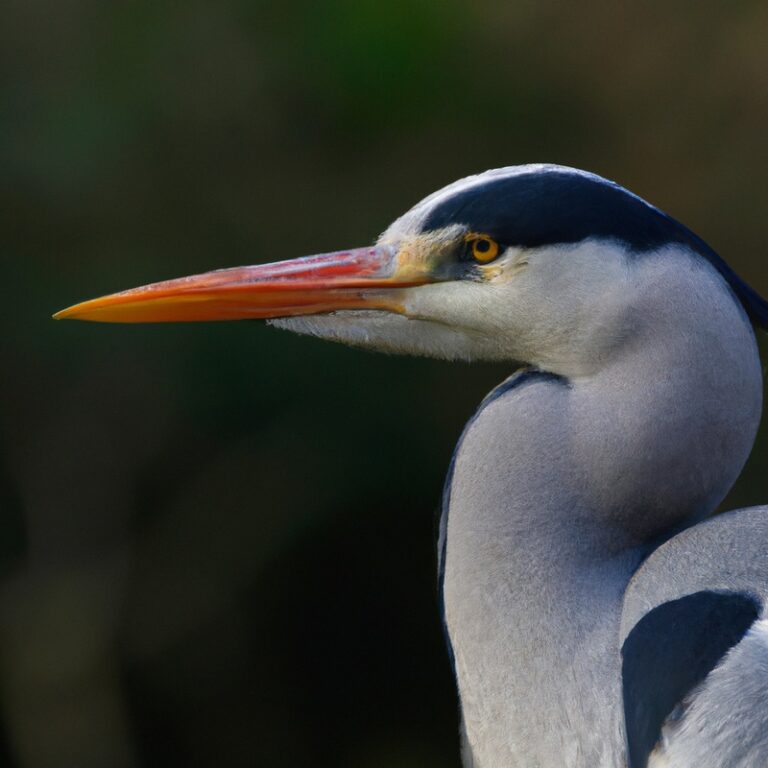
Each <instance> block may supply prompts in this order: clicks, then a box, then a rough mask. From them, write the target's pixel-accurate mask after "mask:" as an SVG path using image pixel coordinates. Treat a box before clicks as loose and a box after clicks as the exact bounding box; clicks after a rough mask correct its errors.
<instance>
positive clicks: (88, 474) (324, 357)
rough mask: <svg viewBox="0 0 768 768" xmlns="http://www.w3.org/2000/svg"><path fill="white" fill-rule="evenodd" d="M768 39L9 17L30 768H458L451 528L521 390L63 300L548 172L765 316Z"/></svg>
mask: <svg viewBox="0 0 768 768" xmlns="http://www.w3.org/2000/svg"><path fill="white" fill-rule="evenodd" d="M766 39H768V4H766V3H765V2H763V1H759V2H758V1H755V2H739V1H737V0H734V1H733V2H728V3H710V2H701V1H700V0H696V2H694V1H693V0H688V2H679V3H674V4H672V3H669V2H661V1H660V0H654V1H652V2H643V3H635V4H632V5H630V4H625V3H616V2H612V1H611V2H609V1H608V0H606V1H605V2H585V3H561V2H553V0H536V1H534V0H515V1H513V2H509V1H505V2H502V1H501V0H498V1H497V2H469V1H468V0H466V1H462V0H407V1H406V0H329V1H328V2H318V0H300V1H299V2H294V3H292V4H289V3H277V2H246V0H224V1H219V2H212V1H211V2H196V1H194V0H193V1H191V2H159V1H158V0H136V1H135V2H126V3H121V2H107V1H105V0H72V1H71V2H61V1H60V0H5V2H3V3H2V5H1V6H0V244H1V248H2V250H1V251H0V258H2V264H1V266H2V272H0V279H1V280H2V286H3V290H2V297H3V299H2V303H1V305H0V321H2V333H1V334H0V361H1V362H0V365H1V366H2V367H1V369H0V441H1V443H0V448H2V451H3V456H2V463H1V464H0V577H2V582H1V583H0V709H1V713H0V714H1V715H2V718H1V720H2V729H1V732H0V757H1V758H2V759H1V760H0V763H1V764H2V765H8V766H19V767H23V768H27V767H35V768H36V767H37V766H52V767H54V766H55V767H56V768H59V767H60V766H65V767H66V766H77V767H78V768H90V767H91V766H93V767H94V768H100V767H101V766H105V767H107V766H108V767H110V768H112V767H114V768H122V767H123V766H193V767H194V766H213V765H221V766H256V765H258V766H262V765H271V766H294V767H296V768H298V767H300V766H314V767H323V766H333V767H334V768H335V767H336V766H342V767H344V766H349V767H350V768H411V767H414V768H415V767H418V768H431V767H432V766H435V767H438V766H439V767H440V768H446V767H450V766H457V765H458V739H457V723H456V721H457V718H456V705H455V695H454V691H453V685H452V681H451V672H450V669H449V665H448V662H447V660H446V655H445V653H444V650H443V645H442V637H441V632H440V627H439V622H438V618H437V609H436V600H435V556H434V553H433V550H434V544H433V536H434V515H435V511H436V509H437V506H438V503H439V498H440V493H441V486H442V481H443V476H444V473H445V468H446V466H447V463H448V460H449V457H450V454H451V450H452V446H453V443H454V442H455V440H456V438H457V437H458V435H459V433H460V430H461V427H462V424H463V423H464V421H465V420H466V419H467V418H468V416H469V415H470V414H471V413H472V411H473V408H474V406H475V404H476V403H477V402H478V401H479V399H480V398H481V397H482V396H483V394H484V393H485V392H486V391H487V390H488V389H490V388H491V387H492V386H493V385H494V384H495V383H496V382H497V381H498V380H500V379H501V378H502V377H504V376H505V375H507V374H508V373H510V370H509V368H508V367H506V366H474V367H469V366H465V365H452V364H447V363H440V362H433V361H426V360H416V359H399V358H393V357H386V356H377V355H374V354H370V353H364V352H360V351H354V350H349V349H346V348H342V347H336V346H333V345H330V344H326V343H321V342H318V341H316V340H311V339H305V338H300V337H294V336H291V335H289V334H286V333H283V332H279V331H276V330H273V329H270V328H267V327H265V326H263V325H262V324H259V323H235V324H208V325H180V326H147V327H128V326H125V327H118V326H99V325H92V324H84V323H54V322H52V321H51V320H50V319H49V317H50V314H51V312H53V311H55V310H57V309H60V308H62V307H64V306H66V305H69V304H71V303H74V302H75V301H78V300H81V299H85V298H89V297H92V296H96V295H100V294H103V293H107V292H111V291H114V290H118V289H122V288H127V287H131V286H134V285H138V284H142V283H146V282H150V281H154V280H159V279H163V278H167V277H173V276H177V275H181V274H187V273H193V272H199V271H204V270H206V269H210V268H213V267H220V266H231V265H239V264H248V263H257V262H263V261H273V260H277V259H283V258H290V257H293V256H299V255H302V254H308V253H314V252H322V251H326V250H334V249H337V248H342V247H348V246H355V245H364V244H366V243H369V242H371V241H372V240H373V239H374V238H375V237H376V236H377V234H378V233H379V232H380V231H382V230H383V229H384V228H385V226H386V225H387V224H388V223H389V221H390V220H392V219H393V218H394V217H395V216H397V215H398V214H399V213H401V212H402V211H404V210H405V209H406V208H408V207H410V206H411V205H412V204H413V203H415V202H416V201H417V200H418V199H420V198H421V197H423V196H424V195H426V194H427V193H429V192H431V191H432V190H434V189H436V188H438V187H440V186H442V185H444V184H446V183H448V182H450V181H452V180H454V179H455V178H458V177H460V176H463V175H467V174H469V173H473V172H477V171H480V170H484V169H486V168H488V167H495V166H501V165H512V164H517V163H522V162H530V161H551V162H559V163H564V164H569V165H576V166H580V167H585V168H588V169H590V170H594V171H596V172H598V173H601V174H603V175H605V176H608V177H610V178H614V179H616V180H618V181H620V182H621V183H623V184H625V185H626V186H628V187H630V188H631V189H633V190H634V191H636V192H638V193H639V194H641V195H643V196H644V197H646V198H647V199H649V200H651V201H652V202H654V203H656V204H657V205H659V206H661V207H662V208H664V209H665V210H667V211H668V212H670V213H672V214H673V215H675V216H677V217H678V218H680V219H681V220H682V221H683V222H685V223H686V224H688V225H689V226H691V227H692V228H693V229H694V230H696V231H697V232H698V233H699V234H701V235H702V236H704V237H705V239H707V240H708V241H709V242H710V243H711V244H712V245H713V246H714V247H715V248H716V249H717V250H719V251H720V253H721V254H722V255H724V256H725V258H726V259H727V260H728V261H729V262H730V263H731V265H733V266H734V267H735V268H736V269H737V271H739V272H740V273H741V274H742V275H743V276H744V277H745V278H746V279H747V280H748V281H749V282H751V283H752V284H753V285H754V286H755V287H756V288H758V289H759V290H761V292H762V293H763V294H766V293H768V269H767V268H766V261H765V257H766V253H765V251H766V245H765V240H766V234H767V233H768V224H767V223H766V218H767V216H766V212H767V211H768V183H767V182H766V179H767V178H768V139H767V137H768V48H766V42H765V41H766ZM766 445H767V442H766V438H765V436H762V437H761V438H760V439H759V440H758V445H757V448H756V450H755V452H754V453H753V456H752V459H751V460H750V463H749V464H748V466H747V469H746V470H745V473H744V475H743V477H742V479H741V480H740V482H739V484H738V485H737V486H736V488H735V490H734V491H733V493H732V494H731V497H730V498H729V499H728V500H727V502H726V506H736V505H747V504H755V503H759V501H760V500H761V499H762V500H766V499H768V488H766V482H765V479H764V476H763V474H762V470H763V468H764V467H765V453H766Z"/></svg>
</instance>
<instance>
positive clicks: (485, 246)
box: [475, 240, 491, 253]
mask: <svg viewBox="0 0 768 768" xmlns="http://www.w3.org/2000/svg"><path fill="white" fill-rule="evenodd" d="M475 250H476V251H478V253H488V251H490V250H491V243H490V242H489V241H488V240H478V241H477V242H476V243H475Z"/></svg>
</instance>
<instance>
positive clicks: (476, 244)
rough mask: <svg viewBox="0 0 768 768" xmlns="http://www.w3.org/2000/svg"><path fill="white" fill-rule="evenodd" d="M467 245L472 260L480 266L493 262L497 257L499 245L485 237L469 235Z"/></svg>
mask: <svg viewBox="0 0 768 768" xmlns="http://www.w3.org/2000/svg"><path fill="white" fill-rule="evenodd" d="M467 243H468V244H469V247H470V249H471V251H472V258H473V259H474V260H475V261H479V262H481V263H482V264H487V263H488V262H489V261H493V260H494V259H495V258H496V257H497V256H498V255H499V244H498V243H497V242H496V241H495V240H494V239H493V238H491V237H487V236H486V235H469V236H467Z"/></svg>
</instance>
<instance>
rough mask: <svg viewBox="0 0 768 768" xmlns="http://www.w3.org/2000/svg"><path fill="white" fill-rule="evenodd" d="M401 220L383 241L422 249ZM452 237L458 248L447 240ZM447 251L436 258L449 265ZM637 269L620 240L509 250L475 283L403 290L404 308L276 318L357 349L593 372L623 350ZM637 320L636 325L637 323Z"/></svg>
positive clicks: (438, 243) (441, 242) (457, 237)
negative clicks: (396, 311) (395, 311)
mask: <svg viewBox="0 0 768 768" xmlns="http://www.w3.org/2000/svg"><path fill="white" fill-rule="evenodd" d="M401 221H402V220H399V221H398V222H395V224H394V225H393V227H391V228H390V229H389V230H387V232H385V233H384V235H382V238H381V242H388V243H392V244H395V245H397V246H398V247H400V248H402V249H403V250H404V251H408V250H409V249H412V247H413V243H414V239H415V240H417V241H418V240H421V241H422V242H421V245H422V248H423V247H424V242H423V241H424V236H423V235H411V234H409V233H408V232H403V231H402V230H401V231H397V229H399V228H400V227H399V225H400V222H401ZM451 229H452V230H453V231H452V232H446V233H445V237H443V238H440V237H435V235H434V233H432V234H430V235H429V238H430V239H431V240H433V241H434V245H433V246H430V247H433V248H434V249H436V250H439V249H440V248H446V247H449V245H450V243H451V242H452V241H463V237H464V232H463V230H461V229H460V228H451ZM446 243H448V246H446ZM440 258H441V255H440V254H437V255H436V256H435V260H436V264H437V267H436V269H438V270H439V260H440ZM630 280H631V265H630V262H629V260H628V258H627V255H626V252H625V250H624V248H623V247H622V246H621V245H620V244H618V243H613V242H610V241H603V242H596V241H585V242H583V243H579V244H576V245H564V246H547V247H542V248H533V249H519V248H512V247H510V248H507V249H506V250H503V251H501V252H500V254H499V256H498V257H497V258H496V259H494V260H493V261H491V262H489V263H487V264H478V265H476V266H475V267H474V269H473V278H472V279H455V280H445V281H443V282H434V283H429V284H427V285H421V286H417V287H413V288H408V289H404V290H403V291H402V305H403V309H404V313H403V314H391V313H387V312H381V311H356V312H336V313H332V314H328V315H314V316H310V317H297V318H286V319H280V320H276V321H273V322H274V324H275V325H276V326H278V327H281V328H286V329H289V330H292V331H296V332H299V333H308V334H311V335H315V336H320V337H324V338H329V339H333V340H337V341H342V342H346V343H349V344H353V345H357V346H365V347H370V348H376V349H381V350H384V351H391V352H401V353H409V354H417V355H428V356H432V357H439V358H446V359H465V360H515V361H518V362H523V363H529V364H533V365H537V366H540V367H542V368H545V369H547V370H551V371H553V372H557V373H563V374H565V375H582V374H588V373H590V372H591V371H593V370H594V369H595V368H596V367H599V366H600V365H602V364H603V363H604V362H605V361H606V360H607V359H608V358H610V357H611V355H613V354H614V352H615V350H616V348H617V347H618V345H620V343H621V341H622V339H623V338H624V336H625V334H626V333H628V328H627V327H626V326H627V323H626V322H625V321H624V320H623V319H622V317H623V308H624V307H625V305H626V302H627V296H628V295H629V293H630V287H631V286H630ZM627 322H628V321H627Z"/></svg>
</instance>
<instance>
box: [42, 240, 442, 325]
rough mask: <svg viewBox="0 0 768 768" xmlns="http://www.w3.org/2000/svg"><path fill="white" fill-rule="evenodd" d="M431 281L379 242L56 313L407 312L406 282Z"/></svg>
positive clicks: (190, 316) (81, 316)
mask: <svg viewBox="0 0 768 768" xmlns="http://www.w3.org/2000/svg"><path fill="white" fill-rule="evenodd" d="M426 282H431V278H430V276H429V274H428V273H427V270H426V268H425V266H424V265H417V264H412V263H411V264H406V265H404V266H400V265H399V264H398V254H397V249H396V248H395V247H394V246H388V245H379V246H374V247H371V248H357V249H353V250H349V251H337V252H336V253H326V254H321V255H318V256H306V257H304V258H301V259H294V260H291V261H280V262H277V263H274V264H260V265H258V266H253V267H234V268H232V269H220V270H216V271H213V272H206V273H204V274H202V275H193V276H191V277H182V278H178V279H176V280H166V281H164V282H161V283H152V284H151V285H145V286H143V287H141V288H133V289H131V290H129V291H122V292H121V293H113V294H111V295H109V296H103V297H101V298H99V299H91V300H90V301H85V302H82V303H81V304H75V305H74V306H72V307H68V308H67V309H64V310H62V311H61V312H57V313H56V314H55V315H54V318H55V319H57V320H62V319H75V320H92V321H98V322H106V323H164V322H176V321H197V320H242V319H253V318H270V317H290V316H293V315H313V314H319V313H322V312H333V311H335V310H340V309H383V310H387V311H390V312H403V307H402V292H401V289H403V288H407V287H410V286H415V285H422V284H424V283H426Z"/></svg>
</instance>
